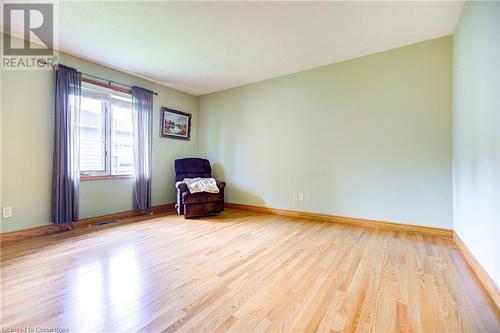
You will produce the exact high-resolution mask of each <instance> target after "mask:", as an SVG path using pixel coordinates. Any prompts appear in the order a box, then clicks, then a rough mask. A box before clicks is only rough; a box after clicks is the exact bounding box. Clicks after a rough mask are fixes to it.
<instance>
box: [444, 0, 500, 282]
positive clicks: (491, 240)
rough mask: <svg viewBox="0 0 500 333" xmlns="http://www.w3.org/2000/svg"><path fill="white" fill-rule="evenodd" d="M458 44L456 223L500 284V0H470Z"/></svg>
mask: <svg viewBox="0 0 500 333" xmlns="http://www.w3.org/2000/svg"><path fill="white" fill-rule="evenodd" d="M453 42H454V43H453V203H454V220H453V227H454V229H455V232H456V233H457V234H458V235H459V236H460V238H461V239H462V240H463V241H464V243H465V244H466V245H467V246H468V247H469V249H470V250H471V252H472V254H473V255H474V256H475V257H476V259H477V260H478V261H479V263H480V264H481V265H482V266H483V267H484V268H485V269H486V271H487V272H488V273H489V275H490V276H491V277H492V278H493V280H494V281H495V282H496V284H497V286H500V2H499V1H497V2H472V1H468V2H466V3H465V5H464V8H463V9H462V13H461V16H460V20H459V23H458V25H457V27H456V29H455V34H454V37H453Z"/></svg>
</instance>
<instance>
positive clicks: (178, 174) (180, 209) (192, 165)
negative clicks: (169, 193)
mask: <svg viewBox="0 0 500 333" xmlns="http://www.w3.org/2000/svg"><path fill="white" fill-rule="evenodd" d="M196 177H201V178H209V177H212V168H211V167H210V162H209V161H208V160H206V159H203V158H183V159H179V160H175V181H176V185H175V186H176V189H177V203H176V205H175V208H176V209H177V214H179V215H184V217H196V216H206V215H215V214H219V213H221V212H222V211H224V187H226V183H224V182H217V186H218V187H219V193H206V192H200V193H191V192H189V189H188V187H187V185H186V184H184V183H182V180H183V179H184V178H196Z"/></svg>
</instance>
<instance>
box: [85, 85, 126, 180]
mask: <svg viewBox="0 0 500 333" xmlns="http://www.w3.org/2000/svg"><path fill="white" fill-rule="evenodd" d="M83 82H85V83H86V84H87V85H94V86H96V87H95V90H96V94H98V95H100V94H102V95H103V96H105V97H106V98H103V99H102V100H101V101H102V103H104V115H103V118H104V126H103V131H104V135H103V138H104V144H105V147H104V148H105V149H104V165H105V170H104V171H101V170H95V171H83V172H82V171H80V180H81V181H87V180H104V179H132V178H134V174H113V173H112V161H111V159H112V154H111V146H112V142H111V139H112V133H111V131H112V130H113V129H112V126H113V125H112V117H113V115H112V99H113V96H112V95H113V91H116V92H119V93H121V94H127V95H131V92H130V90H128V89H123V88H119V87H115V86H112V85H110V84H106V83H101V82H99V81H95V80H91V79H87V78H82V83H83ZM103 88H104V89H103ZM106 90H112V91H106ZM116 95H118V94H116ZM106 99H107V100H106Z"/></svg>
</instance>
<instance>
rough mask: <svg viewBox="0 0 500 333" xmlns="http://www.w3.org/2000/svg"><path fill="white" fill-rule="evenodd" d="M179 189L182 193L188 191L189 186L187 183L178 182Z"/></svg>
mask: <svg viewBox="0 0 500 333" xmlns="http://www.w3.org/2000/svg"><path fill="white" fill-rule="evenodd" d="M177 189H178V190H179V191H180V192H181V193H182V192H186V191H188V187H187V185H186V184H185V183H179V184H177Z"/></svg>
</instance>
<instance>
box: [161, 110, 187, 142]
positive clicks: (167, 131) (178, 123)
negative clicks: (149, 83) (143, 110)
mask: <svg viewBox="0 0 500 333" xmlns="http://www.w3.org/2000/svg"><path fill="white" fill-rule="evenodd" d="M160 124H161V127H160V136H162V137H164V138H172V139H181V140H189V139H190V138H191V114H190V113H185V112H181V111H177V110H171V109H168V108H166V107H162V108H161V123H160Z"/></svg>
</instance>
